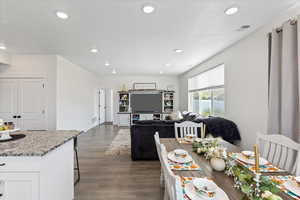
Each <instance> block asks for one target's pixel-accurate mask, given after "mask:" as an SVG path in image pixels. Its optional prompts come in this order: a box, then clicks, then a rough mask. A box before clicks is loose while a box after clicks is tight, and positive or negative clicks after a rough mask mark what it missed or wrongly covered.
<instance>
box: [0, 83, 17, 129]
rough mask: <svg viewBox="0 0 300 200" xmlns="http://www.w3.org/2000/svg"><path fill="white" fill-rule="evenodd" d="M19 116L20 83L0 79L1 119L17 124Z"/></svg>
mask: <svg viewBox="0 0 300 200" xmlns="http://www.w3.org/2000/svg"><path fill="white" fill-rule="evenodd" d="M17 115H18V82H17V81H15V80H10V79H8V80H6V79H5V80H1V79H0V119H3V120H4V121H10V122H14V123H15V124H17V121H18V119H17ZM17 125H18V124H17Z"/></svg>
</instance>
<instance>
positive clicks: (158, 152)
mask: <svg viewBox="0 0 300 200" xmlns="http://www.w3.org/2000/svg"><path fill="white" fill-rule="evenodd" d="M154 140H155V145H156V150H157V154H158V158H159V161H160V162H161V163H162V160H161V144H160V139H159V133H158V132H155V134H154Z"/></svg>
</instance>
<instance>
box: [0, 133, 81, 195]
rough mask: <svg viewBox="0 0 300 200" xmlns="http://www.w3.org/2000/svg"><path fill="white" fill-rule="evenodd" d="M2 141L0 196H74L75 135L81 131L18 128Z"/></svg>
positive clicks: (0, 144)
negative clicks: (26, 129)
mask: <svg viewBox="0 0 300 200" xmlns="http://www.w3.org/2000/svg"><path fill="white" fill-rule="evenodd" d="M21 134H22V135H23V136H25V137H23V138H19V139H16V140H11V141H6V142H4V141H1V142H0V199H1V200H2V199H5V200H20V199H23V200H53V199H55V200H72V199H74V172H73V170H74V141H73V140H74V138H76V137H77V136H78V135H79V134H80V132H79V131H18V132H15V133H13V134H12V135H13V136H14V135H21Z"/></svg>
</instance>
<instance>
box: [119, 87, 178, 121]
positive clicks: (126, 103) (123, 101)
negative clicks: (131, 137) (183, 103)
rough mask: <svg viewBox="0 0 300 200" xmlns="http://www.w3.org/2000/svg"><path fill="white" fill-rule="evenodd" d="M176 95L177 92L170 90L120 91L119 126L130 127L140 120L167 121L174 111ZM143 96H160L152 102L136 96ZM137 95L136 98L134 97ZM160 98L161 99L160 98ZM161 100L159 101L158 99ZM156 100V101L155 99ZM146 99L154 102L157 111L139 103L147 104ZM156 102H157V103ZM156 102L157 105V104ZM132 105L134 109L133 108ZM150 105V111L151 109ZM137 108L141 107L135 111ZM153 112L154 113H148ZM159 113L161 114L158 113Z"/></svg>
mask: <svg viewBox="0 0 300 200" xmlns="http://www.w3.org/2000/svg"><path fill="white" fill-rule="evenodd" d="M174 93H175V91H169V90H129V91H119V92H118V104H119V112H118V113H117V114H118V119H117V122H118V126H130V125H131V124H134V123H135V122H136V121H140V120H165V119H166V116H168V115H170V114H171V113H172V112H173V111H174V96H175V95H174ZM137 94H138V95H143V94H145V96H147V95H149V94H150V96H148V97H149V98H150V97H151V94H154V95H155V94H160V95H157V96H156V97H154V96H153V95H152V98H154V99H153V100H152V101H151V100H149V99H147V98H137V96H136V95H137ZM133 95H135V96H133ZM158 96H160V97H158ZM157 97H158V98H159V100H158V99H157ZM155 98H156V99H155ZM145 99H146V100H148V101H151V102H153V105H156V106H154V107H156V108H155V109H152V108H151V106H153V105H151V104H149V103H148V104H147V103H146V104H145V107H143V105H141V104H139V102H145ZM155 100H156V101H155ZM155 102H156V104H155ZM132 104H133V106H135V107H133V108H132ZM149 105H150V109H149ZM136 106H139V109H134V108H136ZM157 107H158V108H157ZM146 111H153V112H146ZM156 111H159V112H156Z"/></svg>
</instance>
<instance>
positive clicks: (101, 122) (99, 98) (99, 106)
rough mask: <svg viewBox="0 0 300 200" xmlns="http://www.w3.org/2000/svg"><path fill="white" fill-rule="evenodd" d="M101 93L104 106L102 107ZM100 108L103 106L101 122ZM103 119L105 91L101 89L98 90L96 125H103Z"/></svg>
mask: <svg viewBox="0 0 300 200" xmlns="http://www.w3.org/2000/svg"><path fill="white" fill-rule="evenodd" d="M101 92H103V95H104V97H103V99H104V105H102V104H101V103H102V102H101ZM101 106H103V111H104V114H103V116H104V120H103V121H101V120H102V119H101ZM105 117H106V105H105V89H103V88H101V89H98V125H101V124H104V123H105Z"/></svg>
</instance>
